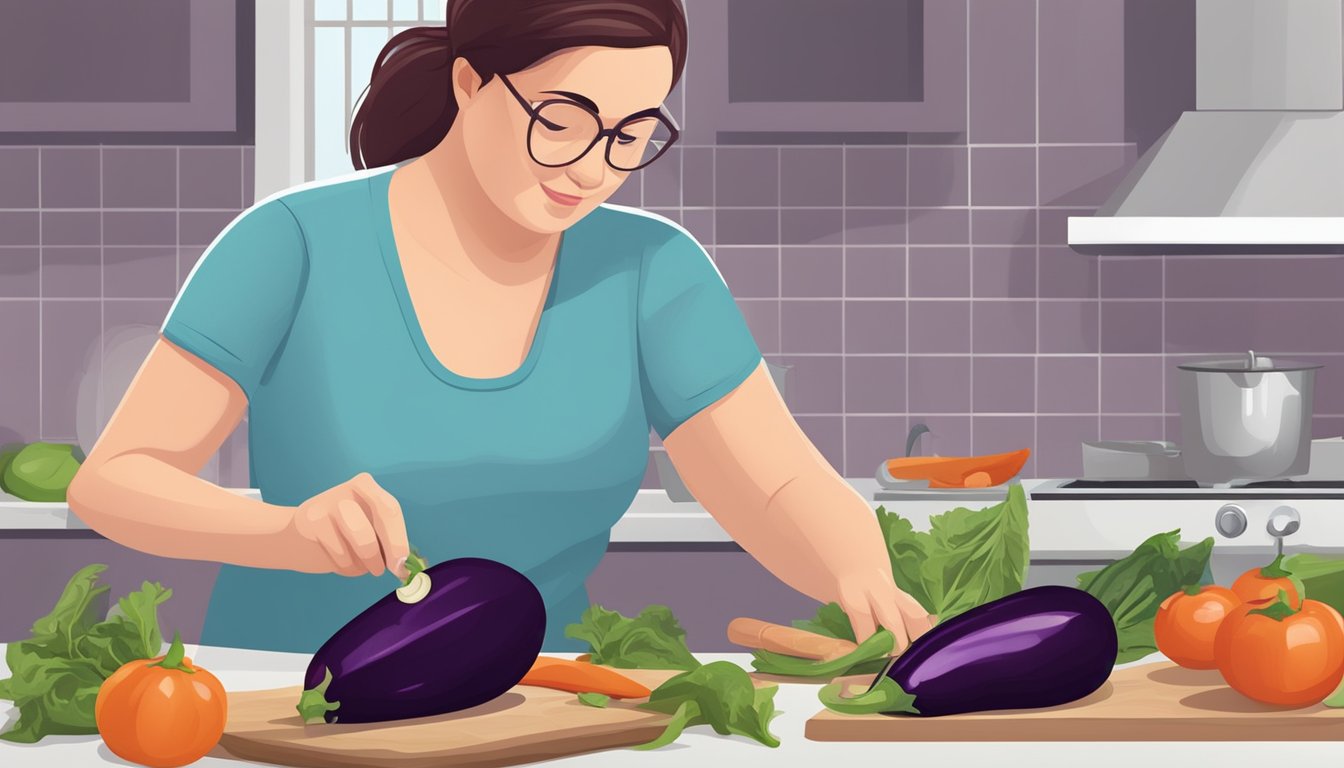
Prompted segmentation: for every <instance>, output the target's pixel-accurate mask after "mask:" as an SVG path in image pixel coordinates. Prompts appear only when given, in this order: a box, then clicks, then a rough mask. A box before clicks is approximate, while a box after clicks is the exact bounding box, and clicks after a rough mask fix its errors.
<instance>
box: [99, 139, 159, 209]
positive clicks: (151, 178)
mask: <svg viewBox="0 0 1344 768" xmlns="http://www.w3.org/2000/svg"><path fill="white" fill-rule="evenodd" d="M103 205H105V206H107V207H108V208H176V207H177V149H176V148H174V147H108V148H107V149H104V150H103Z"/></svg>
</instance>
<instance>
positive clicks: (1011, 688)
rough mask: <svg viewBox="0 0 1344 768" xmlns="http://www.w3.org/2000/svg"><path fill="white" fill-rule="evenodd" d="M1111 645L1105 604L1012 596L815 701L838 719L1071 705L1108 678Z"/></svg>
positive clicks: (1050, 594) (1084, 596)
mask: <svg viewBox="0 0 1344 768" xmlns="http://www.w3.org/2000/svg"><path fill="white" fill-rule="evenodd" d="M1118 646H1119V641H1118V638H1117V636H1116V630H1115V622H1114V621H1113V620H1112V619H1111V614H1110V612H1109V611H1108V610H1106V606H1105V605H1103V604H1102V603H1101V601H1100V600H1098V599H1097V598H1095V597H1093V596H1092V595H1091V594H1089V593H1087V592H1085V591H1083V590H1081V589H1074V588H1073V587H1062V586H1044V587H1033V588H1032V589H1026V590H1022V591H1021V592H1016V593H1014V594H1011V595H1008V596H1006V597H1003V598H1000V599H998V600H995V601H992V602H989V603H985V604H984V605H981V606H978V607H976V608H972V609H971V610H969V611H966V612H965V613H963V614H960V615H958V616H956V617H954V618H952V619H949V620H948V621H947V622H946V623H944V624H940V625H938V626H936V627H934V628H933V629H931V630H929V631H928V632H926V633H925V634H924V635H922V636H921V637H920V638H919V639H917V640H915V642H913V643H911V644H910V647H909V648H907V649H906V651H905V653H904V654H903V655H901V656H899V657H897V658H895V659H892V660H891V662H889V663H888V664H887V666H886V668H885V669H884V670H883V671H882V672H881V673H879V674H878V675H877V677H876V678H875V679H874V680H873V684H872V685H871V686H870V687H869V688H868V690H867V691H866V692H864V693H862V694H859V695H857V696H854V697H851V698H842V697H841V696H840V693H841V685H840V684H838V683H835V684H831V685H828V686H826V687H824V688H823V689H822V690H821V693H820V697H821V700H822V702H823V703H824V704H825V705H826V706H827V708H829V709H832V710H834V711H836V712H843V713H847V714H872V713H883V714H889V715H920V716H924V717H930V716H939V715H955V714H962V713H966V712H984V711H990V710H998V709H1037V708H1041V707H1054V706H1059V705H1061V704H1068V703H1070V702H1073V701H1077V700H1078V699H1081V698H1083V697H1085V696H1088V695H1089V694H1091V693H1092V692H1094V691H1096V690H1097V689H1098V688H1100V687H1101V686H1102V684H1103V683H1105V682H1106V680H1107V678H1109V677H1110V674H1111V670H1112V669H1113V668H1114V666H1115V659H1116V653H1117V651H1118V649H1119V648H1118Z"/></svg>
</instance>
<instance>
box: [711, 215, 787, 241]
mask: <svg viewBox="0 0 1344 768" xmlns="http://www.w3.org/2000/svg"><path fill="white" fill-rule="evenodd" d="M714 241H715V245H721V244H722V245H769V244H772V243H778V242H779V211H778V210H768V211H767V210H745V209H733V208H720V209H719V210H717V211H715V212H714Z"/></svg>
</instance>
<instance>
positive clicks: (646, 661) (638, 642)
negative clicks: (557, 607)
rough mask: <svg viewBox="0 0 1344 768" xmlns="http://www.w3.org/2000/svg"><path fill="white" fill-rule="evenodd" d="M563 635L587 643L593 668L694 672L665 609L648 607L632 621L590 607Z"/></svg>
mask: <svg viewBox="0 0 1344 768" xmlns="http://www.w3.org/2000/svg"><path fill="white" fill-rule="evenodd" d="M565 635H566V636H568V637H572V638H574V639H576V640H582V641H584V642H586V643H588V646H589V647H590V648H591V649H592V651H591V653H592V661H593V663H594V664H606V665H608V666H612V667H619V668H623V669H682V670H689V669H695V668H696V667H698V666H700V662H699V661H698V660H696V658H695V656H693V655H691V651H690V649H689V648H687V647H686V630H684V629H682V628H681V625H680V624H678V623H677V619H676V617H674V616H673V615H672V611H671V609H669V608H668V607H667V606H665V605H650V606H648V607H646V608H645V609H644V610H642V611H640V613H639V615H638V616H636V617H635V618H628V617H626V616H622V615H621V614H620V613H618V612H617V611H609V610H607V609H605V608H603V607H602V606H600V605H590V606H589V607H588V610H586V611H584V612H583V616H582V617H581V618H580V620H579V623H577V624H570V625H569V626H567V627H565Z"/></svg>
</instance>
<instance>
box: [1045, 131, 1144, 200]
mask: <svg viewBox="0 0 1344 768" xmlns="http://www.w3.org/2000/svg"><path fill="white" fill-rule="evenodd" d="M1134 160H1135V154H1134V145H1133V144H1125V145H1123V146H1105V147H1041V204H1042V205H1075V206H1077V205H1087V206H1097V205H1101V204H1102V203H1104V202H1106V200H1107V199H1108V198H1110V196H1111V195H1112V194H1114V193H1115V190H1116V187H1118V186H1119V185H1120V182H1122V181H1124V179H1125V174H1127V173H1129V169H1130V168H1131V167H1133V165H1134Z"/></svg>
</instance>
